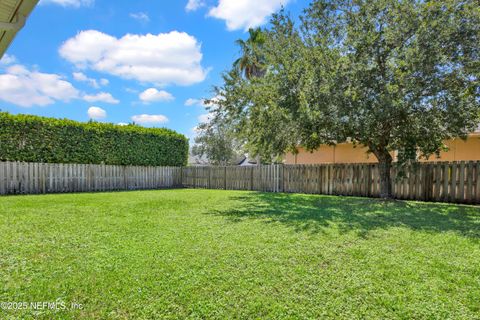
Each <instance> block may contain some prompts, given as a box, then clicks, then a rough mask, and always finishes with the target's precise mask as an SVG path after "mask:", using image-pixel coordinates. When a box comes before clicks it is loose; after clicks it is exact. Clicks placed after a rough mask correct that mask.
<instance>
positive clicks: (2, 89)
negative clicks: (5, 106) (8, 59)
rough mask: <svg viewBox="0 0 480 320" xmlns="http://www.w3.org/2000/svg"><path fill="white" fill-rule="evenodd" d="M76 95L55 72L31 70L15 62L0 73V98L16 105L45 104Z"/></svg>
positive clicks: (65, 99)
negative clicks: (4, 71)
mask: <svg viewBox="0 0 480 320" xmlns="http://www.w3.org/2000/svg"><path fill="white" fill-rule="evenodd" d="M78 97H79V92H78V90H77V89H75V88H74V87H73V85H72V84H71V83H70V82H68V81H66V80H63V78H62V77H61V76H60V75H57V74H51V73H41V72H38V71H31V70H28V69H27V68H26V67H24V66H23V65H19V64H17V65H13V66H10V67H8V68H7V70H6V73H5V74H1V75H0V100H3V101H6V102H10V103H12V104H15V105H18V106H22V107H32V106H46V105H50V104H53V103H55V102H56V101H64V102H68V101H70V100H72V99H75V98H78Z"/></svg>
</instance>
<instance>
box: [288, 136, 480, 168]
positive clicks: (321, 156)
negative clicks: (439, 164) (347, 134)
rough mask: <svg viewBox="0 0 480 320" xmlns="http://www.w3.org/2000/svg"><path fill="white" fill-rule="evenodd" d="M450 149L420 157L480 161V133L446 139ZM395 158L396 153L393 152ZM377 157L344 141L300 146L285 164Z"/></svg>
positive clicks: (363, 160)
mask: <svg viewBox="0 0 480 320" xmlns="http://www.w3.org/2000/svg"><path fill="white" fill-rule="evenodd" d="M445 145H447V146H448V147H449V151H444V152H441V153H440V158H437V157H436V156H435V155H434V156H431V157H430V158H429V159H428V160H426V159H420V161H421V162H432V161H471V160H474V161H480V134H478V133H477V134H472V135H470V136H469V138H468V139H467V140H466V141H464V140H462V139H454V140H447V141H445ZM392 156H393V158H394V159H395V154H394V153H392ZM375 162H377V158H376V157H375V155H373V154H367V148H365V147H361V146H358V145H357V146H356V147H354V146H353V144H351V143H342V144H338V145H336V146H326V145H322V146H321V147H320V148H319V149H317V150H315V151H313V152H309V151H306V150H305V149H303V148H299V152H298V154H296V155H295V154H291V153H289V154H287V155H286V156H285V164H317V163H375Z"/></svg>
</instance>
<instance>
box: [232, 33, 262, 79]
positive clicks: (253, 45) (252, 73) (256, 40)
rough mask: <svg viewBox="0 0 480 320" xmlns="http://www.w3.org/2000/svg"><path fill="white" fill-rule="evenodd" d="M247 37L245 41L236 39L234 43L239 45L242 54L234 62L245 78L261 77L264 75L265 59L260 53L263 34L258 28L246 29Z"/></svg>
mask: <svg viewBox="0 0 480 320" xmlns="http://www.w3.org/2000/svg"><path fill="white" fill-rule="evenodd" d="M248 33H249V38H248V39H247V40H246V41H245V40H242V39H238V40H237V41H235V43H236V44H237V45H238V46H239V47H240V50H241V52H242V56H241V57H240V58H238V59H237V60H236V61H235V62H234V64H233V65H234V67H235V68H237V69H238V70H239V71H240V72H241V73H242V74H244V75H245V78H247V79H251V78H253V77H263V76H264V75H265V59H264V57H263V54H262V53H261V50H262V47H263V45H264V44H265V34H264V33H263V31H262V30H261V29H260V28H256V29H252V28H250V29H248Z"/></svg>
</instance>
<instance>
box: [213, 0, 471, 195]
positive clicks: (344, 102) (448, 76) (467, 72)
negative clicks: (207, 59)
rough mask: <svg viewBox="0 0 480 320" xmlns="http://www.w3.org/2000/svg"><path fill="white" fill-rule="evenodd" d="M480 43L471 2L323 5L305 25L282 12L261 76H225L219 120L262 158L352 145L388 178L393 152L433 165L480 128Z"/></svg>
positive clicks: (310, 12) (316, 4) (319, 2)
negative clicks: (448, 146) (435, 157)
mask: <svg viewBox="0 0 480 320" xmlns="http://www.w3.org/2000/svg"><path fill="white" fill-rule="evenodd" d="M479 44H480V6H479V5H478V1H475V0H465V1H460V0H440V1H417V0H408V1H407V0H403V1H398V0H379V1H366V0H353V1H352V0H336V1H330V0H316V1H313V2H312V3H311V4H310V6H309V7H308V8H307V9H306V10H305V12H304V14H303V15H302V16H301V17H300V19H299V23H298V24H295V23H294V22H293V20H292V19H291V18H290V17H289V16H288V15H287V14H286V13H285V12H280V13H278V14H276V15H274V17H273V18H272V26H271V28H270V29H269V30H266V31H265V43H264V45H263V46H262V48H263V49H262V57H264V60H265V62H264V63H265V68H266V72H265V75H264V76H263V77H254V78H251V79H245V78H244V77H242V76H241V74H239V72H238V71H237V70H236V69H235V68H233V69H232V71H230V72H227V73H226V74H225V75H224V80H225V81H224V84H223V85H222V86H221V87H218V88H217V93H218V94H221V95H223V97H224V98H225V99H224V101H222V104H221V108H219V111H218V114H221V116H222V118H225V117H227V118H229V121H230V123H231V125H232V126H234V127H235V128H237V130H238V132H239V134H240V135H241V136H242V137H243V138H244V139H246V141H247V142H248V143H247V146H248V147H249V148H251V149H252V151H254V152H257V153H263V154H264V155H265V156H272V155H279V154H283V153H285V152H287V151H293V152H295V151H296V148H297V147H298V146H303V147H305V148H307V149H308V150H313V149H316V148H318V147H319V146H320V145H321V144H335V143H339V142H344V141H352V142H354V143H358V144H361V145H364V146H366V147H368V149H369V151H370V152H372V153H373V154H374V155H375V156H376V157H377V158H378V160H379V162H380V164H382V165H385V168H386V170H385V172H384V176H385V175H386V172H388V171H389V168H390V164H391V162H392V157H391V154H390V152H391V151H393V150H398V151H399V160H400V161H401V162H403V161H406V160H408V159H412V158H415V157H416V156H417V155H420V156H424V157H428V156H430V155H432V154H435V153H438V152H439V151H440V150H442V148H443V147H444V145H443V143H442V141H443V140H445V139H448V138H452V137H462V138H465V137H466V135H467V134H468V132H470V131H472V130H474V129H475V128H476V126H477V125H478V123H479V121H480V104H479V96H480V87H479V76H480V59H479V53H480V47H479ZM389 183H390V181H389V177H386V176H385V183H384V185H387V184H389ZM386 191H387V193H388V190H386Z"/></svg>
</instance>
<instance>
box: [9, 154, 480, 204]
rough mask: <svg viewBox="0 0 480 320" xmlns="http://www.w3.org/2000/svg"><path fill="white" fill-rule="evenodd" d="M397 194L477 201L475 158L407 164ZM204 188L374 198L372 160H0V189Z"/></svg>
mask: <svg viewBox="0 0 480 320" xmlns="http://www.w3.org/2000/svg"><path fill="white" fill-rule="evenodd" d="M392 178H393V192H394V195H395V197H396V198H398V199H407V200H422V201H441V202H456V203H469V204H480V161H478V162H473V161H471V162H437V163H423V164H422V163H420V164H413V165H411V166H410V167H408V168H406V170H405V175H404V176H403V177H400V175H399V174H398V172H397V169H396V168H393V169H392ZM180 187H187V188H205V189H225V190H252V191H265V192H289V193H311V194H329V195H347V196H363V197H378V196H379V174H378V166H377V165H376V164H325V165H268V166H254V167H184V168H178V167H133V166H109V165H89V164H42V163H20V162H0V194H35V193H57V192H83V191H113V190H138V189H159V188H180Z"/></svg>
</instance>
